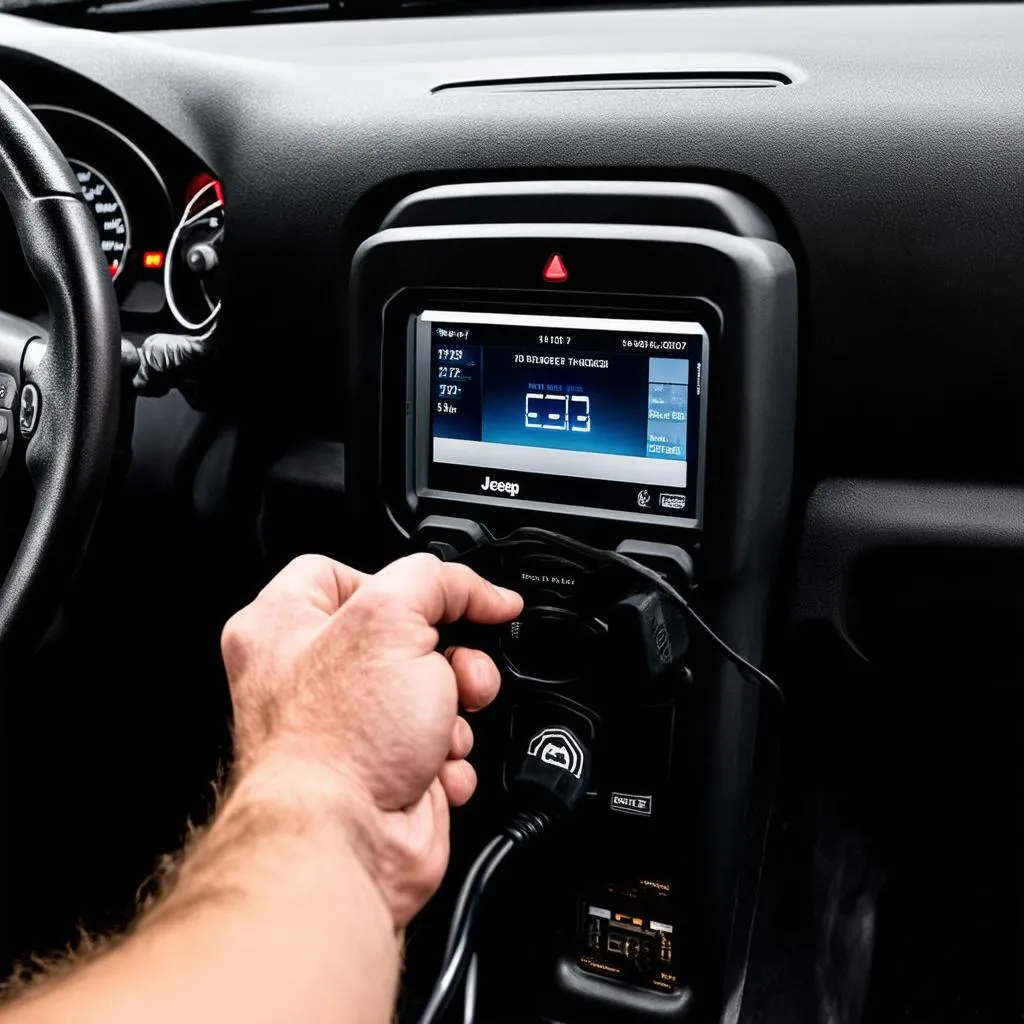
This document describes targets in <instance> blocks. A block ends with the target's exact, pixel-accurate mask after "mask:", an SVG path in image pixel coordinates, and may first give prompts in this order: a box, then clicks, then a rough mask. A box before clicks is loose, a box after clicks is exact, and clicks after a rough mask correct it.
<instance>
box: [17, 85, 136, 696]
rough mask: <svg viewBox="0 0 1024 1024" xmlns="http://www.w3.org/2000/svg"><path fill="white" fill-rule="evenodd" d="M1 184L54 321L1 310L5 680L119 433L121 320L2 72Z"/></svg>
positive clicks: (62, 179) (51, 165)
mask: <svg viewBox="0 0 1024 1024" xmlns="http://www.w3.org/2000/svg"><path fill="white" fill-rule="evenodd" d="M0 194H2V196H3V198H4V199H5V200H6V201H7V205H8V207H9V208H10V210H11V215H12V217H13V219H14V224H15V227H16V229H17V232H18V237H19V239H20V242H21V248H22V252H23V253H24V256H25V260H26V262H27V263H28V266H29V269H30V270H31V271H32V274H33V276H34V277H35V279H36V281H37V282H38V283H39V286H40V288H41V289H42V291H43V294H44V297H45V299H46V303H47V306H48V308H49V311H50V316H51V321H52V327H51V329H50V331H49V337H48V339H47V338H46V332H44V331H41V330H40V329H39V328H38V327H36V326H35V325H33V324H31V323H29V322H28V321H24V320H20V319H19V318H17V317H12V316H9V315H7V314H4V313H0V476H4V475H6V476H7V480H6V481H4V482H0V524H2V526H3V528H4V531H5V532H8V531H11V530H12V529H13V530H14V534H13V536H11V534H10V533H9V532H8V537H7V538H6V540H7V545H6V552H7V556H6V558H5V561H6V560H7V559H8V558H9V566H6V567H5V566H3V565H0V574H3V572H4V568H6V576H5V578H4V581H3V584H2V586H0V680H2V678H3V675H4V674H5V673H4V668H5V665H4V659H5V658H7V657H8V656H9V655H10V653H11V652H12V650H14V649H17V650H18V651H25V650H29V649H31V648H32V647H33V646H34V645H35V644H36V643H37V642H38V640H39V639H40V638H41V637H42V635H43V633H44V632H45V630H46V628H47V627H48V626H49V624H50V622H51V621H52V618H53V615H54V614H55V612H56V611H57V608H58V607H59V603H60V600H61V598H62V597H63V595H64V593H65V592H66V590H67V587H68V585H69V583H70V582H71V577H72V575H73V573H74V571H75V569H76V568H77V565H78V562H79V560H80V558H81V555H82V553H83V550H84V548H85V545H86V542H87V541H88V538H89V533H90V531H91V529H92V526H93V523H94V521H95V518H96V513H97V512H98V510H99V506H100V501H101V499H102V496H103V490H104V486H105V484H106V479H107V474H108V472H109V469H110V462H111V458H112V456H113V452H114V441H115V437H116V433H117V419H118V404H119V398H120V352H121V327H120V316H119V311H118V304H117V300H116V298H115V296H114V289H113V286H112V284H111V280H110V271H109V270H108V268H107V263H106V260H105V259H104V257H103V255H102V252H101V249H100V242H99V238H98V237H97V232H96V225H95V223H94V221H93V217H92V213H91V211H90V210H89V208H88V207H87V206H86V204H85V201H84V199H83V197H82V194H81V190H80V188H79V185H78V181H77V179H76V177H75V175H74V172H73V171H72V170H71V168H70V167H69V166H68V164H67V161H66V160H65V159H64V157H63V155H62V154H61V152H60V150H59V149H58V148H57V145H56V143H55V142H54V141H53V139H51V138H50V136H49V135H48V134H47V132H46V130H45V129H44V128H43V126H42V125H41V124H40V123H39V121H38V120H36V118H35V116H34V115H33V114H32V112H31V111H30V110H29V109H28V107H26V106H25V104H24V103H22V101H21V100H20V99H18V97H17V96H15V94H14V93H13V92H11V91H10V89H8V88H7V87H6V86H5V85H4V84H3V83H0ZM44 344H45V350H44V349H43V345H44ZM19 451H21V452H23V453H24V461H25V467H26V468H27V477H28V480H29V481H30V482H31V485H32V487H33V489H34V497H33V498H32V499H31V511H30V512H29V514H28V522H27V525H26V526H25V527H24V530H23V531H22V530H21V529H20V524H19V525H18V526H17V527H15V526H14V525H13V524H11V523H8V522H7V519H9V518H10V515H9V512H10V509H11V506H12V505H13V504H14V503H13V502H11V501H9V495H8V494H4V491H7V490H8V488H9V487H11V486H12V485H13V484H15V483H16V480H15V478H16V477H18V476H20V477H22V478H24V477H25V474H24V473H16V472H15V470H16V469H17V467H16V466H15V465H12V457H14V456H15V455H16V454H17V453H19ZM5 484H6V486H5ZM5 506H6V507H5ZM19 535H20V536H19ZM12 552H13V554H11V553H12Z"/></svg>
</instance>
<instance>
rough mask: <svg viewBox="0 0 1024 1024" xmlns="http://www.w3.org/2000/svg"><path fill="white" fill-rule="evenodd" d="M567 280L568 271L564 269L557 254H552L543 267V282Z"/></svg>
mask: <svg viewBox="0 0 1024 1024" xmlns="http://www.w3.org/2000/svg"><path fill="white" fill-rule="evenodd" d="M568 279H569V271H568V270H566V269H565V264H564V263H563V262H562V257H561V256H559V254H558V253H557V252H553V253H552V254H551V255H550V256H549V257H548V262H547V263H546V264H545V266H544V280H545V281H567V280H568Z"/></svg>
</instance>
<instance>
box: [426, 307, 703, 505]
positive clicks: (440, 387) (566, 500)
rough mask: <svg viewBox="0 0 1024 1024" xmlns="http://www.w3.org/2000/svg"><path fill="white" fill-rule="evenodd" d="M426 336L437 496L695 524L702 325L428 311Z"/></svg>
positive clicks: (433, 478) (432, 481)
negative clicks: (668, 518)
mask: <svg viewBox="0 0 1024 1024" xmlns="http://www.w3.org/2000/svg"><path fill="white" fill-rule="evenodd" d="M418 330H419V332H420V333H419V338H420V342H421V344H422V345H424V346H425V347H426V348H427V349H428V351H429V390H430V474H429V484H430V487H431V488H432V489H434V490H443V491H447V492H456V493H466V494H474V495H476V492H477V491H479V492H480V493H481V494H482V495H492V494H497V495H499V496H500V497H501V499H502V500H506V501H507V500H529V501H533V502H542V503H556V504H562V505H564V504H572V505H575V506H580V505H581V503H582V505H583V506H584V507H586V508H588V509H610V510H621V511H626V510H629V511H631V512H636V513H638V514H654V515H660V516H671V517H674V518H689V519H694V518H696V515H697V513H696V496H697V489H696V481H697V476H696V461H697V459H698V454H699V453H698V448H699V441H700V436H701V433H700V426H701V415H700V413H701V391H702V385H703V374H704V373H705V363H706V347H707V335H706V333H705V332H704V330H703V328H702V327H701V326H700V325H699V324H696V323H689V322H678V321H639V320H615V319H607V318H597V317H549V316H529V315H526V314H523V315H519V314H469V313H456V312H432V311H431V312H425V313H424V314H423V315H422V316H421V317H420V323H419V328H418ZM481 471H483V472H482V473H481ZM496 488H500V489H496Z"/></svg>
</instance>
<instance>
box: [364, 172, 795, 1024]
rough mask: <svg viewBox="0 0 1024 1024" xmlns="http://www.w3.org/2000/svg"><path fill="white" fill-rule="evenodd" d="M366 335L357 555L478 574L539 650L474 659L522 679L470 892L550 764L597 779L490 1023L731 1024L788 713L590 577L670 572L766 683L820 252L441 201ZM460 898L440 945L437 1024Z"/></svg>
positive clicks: (484, 778) (508, 196)
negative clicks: (538, 773) (800, 371)
mask: <svg viewBox="0 0 1024 1024" xmlns="http://www.w3.org/2000/svg"><path fill="white" fill-rule="evenodd" d="M350 317H351V320H350V330H349V338H350V348H349V352H348V370H349V379H348V396H347V413H346V417H347V432H346V438H347V443H346V469H345V492H346V505H347V509H348V514H349V515H350V516H351V517H352V519H353V521H354V522H358V523H359V525H360V533H359V535H360V543H359V546H358V549H355V550H353V551H351V552H348V553H346V554H347V556H348V557H350V559H351V560H353V561H355V562H356V563H357V564H359V563H360V562H362V567H364V568H367V569H373V568H377V567H379V565H380V564H383V562H385V561H387V560H389V559H390V558H393V557H396V556H399V555H402V554H406V553H408V552H409V551H411V550H417V549H420V550H423V549H425V550H430V551H433V552H434V553H435V554H438V555H439V556H440V557H444V558H449V559H457V560H463V561H467V562H469V563H470V564H474V560H476V561H477V563H478V567H479V568H481V571H488V570H489V572H488V574H489V575H491V576H492V577H493V576H499V577H500V578H499V579H498V580H497V582H501V583H505V584H507V585H511V586H515V587H516V588H517V589H519V590H520V591H521V592H522V593H523V595H524V597H525V600H526V608H525V610H524V612H523V615H522V616H521V617H520V619H519V620H518V621H517V622H515V623H511V624H509V625H508V626H506V627H503V628H501V629H491V630H484V631H470V632H468V633H459V634H458V635H457V636H456V635H454V634H453V636H452V637H446V638H445V642H452V640H453V639H455V640H457V641H458V642H466V643H472V644H474V645H475V646H479V647H481V648H483V649H485V650H488V651H489V652H490V653H491V654H492V656H493V657H494V658H495V660H496V662H497V663H498V665H499V668H500V669H501V671H502V676H503V686H502V693H501V697H500V698H499V700H498V701H497V702H496V703H495V705H494V706H492V707H491V708H489V709H487V710H486V711H485V712H482V713H480V714H479V715H478V716H477V717H475V718H474V720H473V725H474V731H475V733H476V737H477V740H476V748H475V751H474V755H473V760H474V763H475V766H476V768H477V772H478V776H479V780H480V785H479V791H478V795H477V796H476V797H475V798H474V800H473V802H472V803H471V805H470V806H469V807H468V808H467V809H466V810H465V811H464V812H461V813H460V814H457V815H456V818H455V821H454V826H453V827H454V833H453V860H452V868H451V874H452V875H453V876H457V875H458V873H459V871H460V870H464V869H465V865H466V863H467V862H468V860H469V859H471V858H472V855H473V854H474V853H475V852H476V850H477V849H478V848H479V846H480V845H481V844H482V843H483V842H484V841H485V840H486V838H487V837H488V836H489V835H491V834H493V829H494V826H495V823H496V822H498V821H500V819H501V816H502V814H503V813H505V810H504V808H505V804H506V803H507V800H508V797H507V793H508V789H509V783H510V772H511V771H512V770H513V769H512V766H514V765H515V764H518V763H519V762H520V761H521V759H522V757H523V756H524V754H525V753H527V752H528V750H529V749H530V748H531V747H533V746H536V748H537V750H536V751H534V753H535V755H536V756H542V755H543V757H545V758H548V759H549V763H551V764H559V765H561V766H564V765H566V764H571V763H572V761H573V758H574V757H575V756H576V751H575V750H574V748H573V742H572V738H573V737H579V738H580V740H581V742H583V743H585V744H586V746H587V748H588V750H589V751H590V752H591V753H592V764H593V771H592V775H591V777H590V782H589V791H588V794H587V797H586V800H585V802H584V806H583V809H582V811H581V812H580V813H578V814H577V816H576V817H574V818H572V819H571V820H567V821H566V822H564V823H563V827H562V828H561V829H560V830H559V831H558V833H557V835H553V836H552V837H551V840H550V842H548V843H546V844H545V845H544V846H543V847H542V848H539V849H537V850H536V851H534V853H533V854H532V855H531V857H529V858H526V859H525V860H524V861H523V862H522V863H519V864H516V865H514V866H513V865H510V866H509V868H508V869H507V874H506V876H505V877H504V879H503V881H502V883H501V885H500V889H499V891H497V892H496V893H495V895H494V896H493V898H492V899H491V902H490V903H489V904H488V908H487V910H486V914H485V917H486V921H485V923H484V925H483V927H482V929H481V932H482V934H481V935H480V936H479V948H478V952H479V958H478V968H477V973H476V975H475V978H474V986H473V987H474V996H473V998H474V1000H475V1004H476V1017H475V1019H476V1020H477V1021H479V1022H486V1021H501V1020H510V1021H512V1020H514V1021H520V1022H522V1021H529V1020H537V1021H541V1020H549V1021H562V1022H566V1024H568V1022H571V1021H595V1020H601V1021H618V1020H622V1021H629V1020H673V1021H676V1020H678V1021H682V1020H717V1019H720V1018H721V1017H722V1016H723V1014H725V1013H726V1011H727V1008H728V1007H735V1006H736V1005H738V1003H737V1001H738V1000H739V999H740V998H741V996H742V981H743V975H744V967H745V958H746V949H747V944H748V939H749V934H750V928H751V925H752V921H753V916H754V912H755V907H756V886H757V877H758V872H759V867H760V859H761V852H762V850H761V848H762V845H763V838H764V827H765V814H766V808H767V803H766V801H765V800H764V799H763V797H764V793H763V792H762V789H763V787H762V786H761V785H760V783H761V782H762V781H763V779H764V776H763V773H761V772H759V771H758V770H757V769H756V767H755V765H756V764H757V758H758V755H759V751H761V752H763V749H764V744H761V745H759V736H760V737H762V738H763V735H764V723H765V717H766V712H767V708H766V700H767V698H766V696H765V694H764V693H763V692H761V691H760V690H759V689H758V686H757V683H756V680H754V679H753V678H752V677H751V675H750V673H744V672H743V671H742V670H741V669H739V668H737V667H736V666H735V664H733V663H732V662H731V661H730V660H729V658H727V657H726V656H724V655H723V653H722V648H721V647H720V646H719V645H717V644H716V643H714V642H712V640H711V639H710V637H709V636H708V635H707V633H705V632H703V631H702V630H698V629H695V628H694V626H693V623H692V622H689V623H687V622H686V621H684V619H685V617H683V616H681V615H680V613H679V609H678V608H676V609H674V610H673V609H670V608H668V607H667V606H665V605H662V604H659V603H658V602H659V600H660V599H659V597H658V594H657V589H658V588H656V587H655V588H654V589H653V590H651V591H648V590H645V588H644V586H643V585H642V580H641V579H640V577H637V579H638V580H640V582H638V583H637V584H636V585H635V586H634V585H632V584H629V583H628V582H627V583H625V584H620V583H619V582H615V583H614V585H613V584H612V583H611V582H609V581H610V579H611V577H610V576H609V575H608V574H606V573H604V572H603V571H602V570H600V568H599V565H600V563H599V561H598V562H594V563H593V564H592V563H591V561H588V558H587V557H586V556H585V555H584V554H579V552H585V551H589V550H597V551H605V552H617V553H618V555H620V556H626V557H627V558H628V560H630V562H631V563H632V564H635V565H638V566H641V567H643V568H644V569H645V570H647V571H648V572H649V571H651V570H653V572H654V573H656V574H657V576H658V578H660V579H664V580H665V581H667V582H668V583H669V584H670V585H671V587H674V588H677V589H679V590H680V591H685V592H686V593H687V594H688V595H689V600H690V603H691V604H692V606H693V607H694V608H695V609H697V610H699V613H700V616H701V617H702V619H703V620H704V622H705V623H707V624H708V626H709V627H710V628H711V629H713V630H714V631H715V632H716V633H717V634H718V635H719V636H720V637H722V638H724V639H725V640H726V641H727V643H728V644H730V645H732V646H733V647H734V648H736V649H737V650H738V651H739V652H740V653H741V654H742V655H743V656H744V657H746V658H748V659H750V660H752V661H753V662H755V663H757V662H759V661H760V659H761V655H762V650H763V645H764V637H765V630H766V623H767V618H768V608H769V601H770V598H771V593H772V586H773V582H774V576H775V572H776V568H777V564H778V559H779V553H780V546H781V543H782V537H783V533H784V530H785V527H786V521H787V515H788V509H789V488H790V483H791V469H792V446H793V423H794V416H795V387H796V340H797V320H796V317H797V301H796V274H795V270H794V265H793V261H792V259H791V257H790V255H789V253H788V252H787V250H786V249H785V248H784V247H783V246H782V245H781V244H779V241H778V239H777V237H776V233H775V229H774V227H773V225H772V224H771V222H770V221H769V220H768V218H767V217H766V216H765V215H764V214H763V213H762V212H761V210H760V209H759V208H758V207H757V206H755V205H754V204H753V203H752V202H750V201H749V200H748V199H746V198H744V197H741V196H739V195H738V194H736V193H734V192H731V191H727V190H725V189H722V188H717V187H713V186H708V185H686V184H678V183H663V182H594V181H583V182H566V181H537V182H487V183H477V184H466V185H451V186H440V187H437V188H432V189H427V190H424V191H422V192H418V193H414V194H412V195H410V196H408V197H406V198H405V199H404V200H403V201H402V202H400V203H399V204H398V205H397V206H396V207H395V208H394V209H392V211H391V212H390V213H389V214H388V216H387V217H386V218H385V220H384V222H383V223H382V225H381V228H380V230H379V231H378V232H377V233H376V234H374V235H373V236H372V237H370V238H369V239H367V240H366V241H365V242H364V243H363V245H362V246H361V247H360V248H359V250H358V252H357V254H356V258H355V261H354V266H353V271H352V279H351V290H350ZM523 528H527V531H526V532H525V533H523V532H522V531H523ZM516 537H519V538H525V539H522V540H521V542H515V543H513V541H512V540H508V539H505V540H503V538H516ZM546 538H550V540H546ZM574 544H575V545H577V547H575V548H574V547H573V545H574ZM595 565H597V566H598V568H595ZM446 900H448V901H450V895H448V894H446V892H445V891H443V892H442V894H441V895H440V896H439V898H438V899H437V900H436V901H435V904H434V905H433V906H432V908H431V909H430V910H428V912H427V913H426V914H425V915H424V916H423V919H422V921H421V922H420V923H419V928H420V933H421V935H422V936H424V937H423V938H421V939H417V938H416V935H415V934H414V935H413V936H411V938H410V942H409V952H408V955H409V975H408V986H407V987H408V993H407V999H408V1000H409V1005H408V1007H407V1010H406V1015H407V1016H408V1019H410V1020H414V1019H415V1018H416V1007H417V1003H416V1000H417V998H418V997H417V985H418V984H419V983H420V982H421V981H422V979H429V977H430V974H431V971H433V970H435V969H436V966H437V960H436V957H437V955H438V952H439V950H438V946H439V944H440V940H441V939H443V929H444V923H445V914H446V910H447V911H450V902H448V903H446ZM431 936H436V941H435V939H432V938H431ZM453 1019H454V1018H453ZM459 1019H462V1018H461V1017H459Z"/></svg>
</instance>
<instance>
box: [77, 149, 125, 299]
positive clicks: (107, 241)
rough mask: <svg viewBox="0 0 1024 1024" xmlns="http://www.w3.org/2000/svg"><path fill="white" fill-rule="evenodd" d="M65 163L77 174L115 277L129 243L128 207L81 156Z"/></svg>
mask: <svg viewBox="0 0 1024 1024" xmlns="http://www.w3.org/2000/svg"><path fill="white" fill-rule="evenodd" d="M68 163H69V164H70V165H71V169H72V170H73V171H74V172H75V175H76V176H77V177H78V184H79V185H80V186H81V188H82V195H83V196H84V197H85V201H86V204H87V205H88V207H89V209H90V210H92V215H93V219H94V220H95V221H96V230H97V231H98V232H99V236H100V246H101V248H102V249H103V255H104V257H105V258H106V261H107V265H108V266H109V267H110V276H111V278H112V279H113V280H116V279H117V275H118V274H120V273H121V271H122V270H123V269H124V264H125V260H126V258H127V256H128V249H129V248H130V246H131V225H130V224H129V222H128V211H127V210H126V209H125V208H124V203H122V202H121V197H120V196H119V195H118V194H117V193H116V192H115V191H114V186H113V185H111V184H110V182H109V181H108V180H107V179H106V178H105V177H103V175H102V174H100V172H99V171H97V170H96V169H95V168H94V167H90V166H89V165H88V164H86V163H83V162H82V161H81V160H68Z"/></svg>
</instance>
